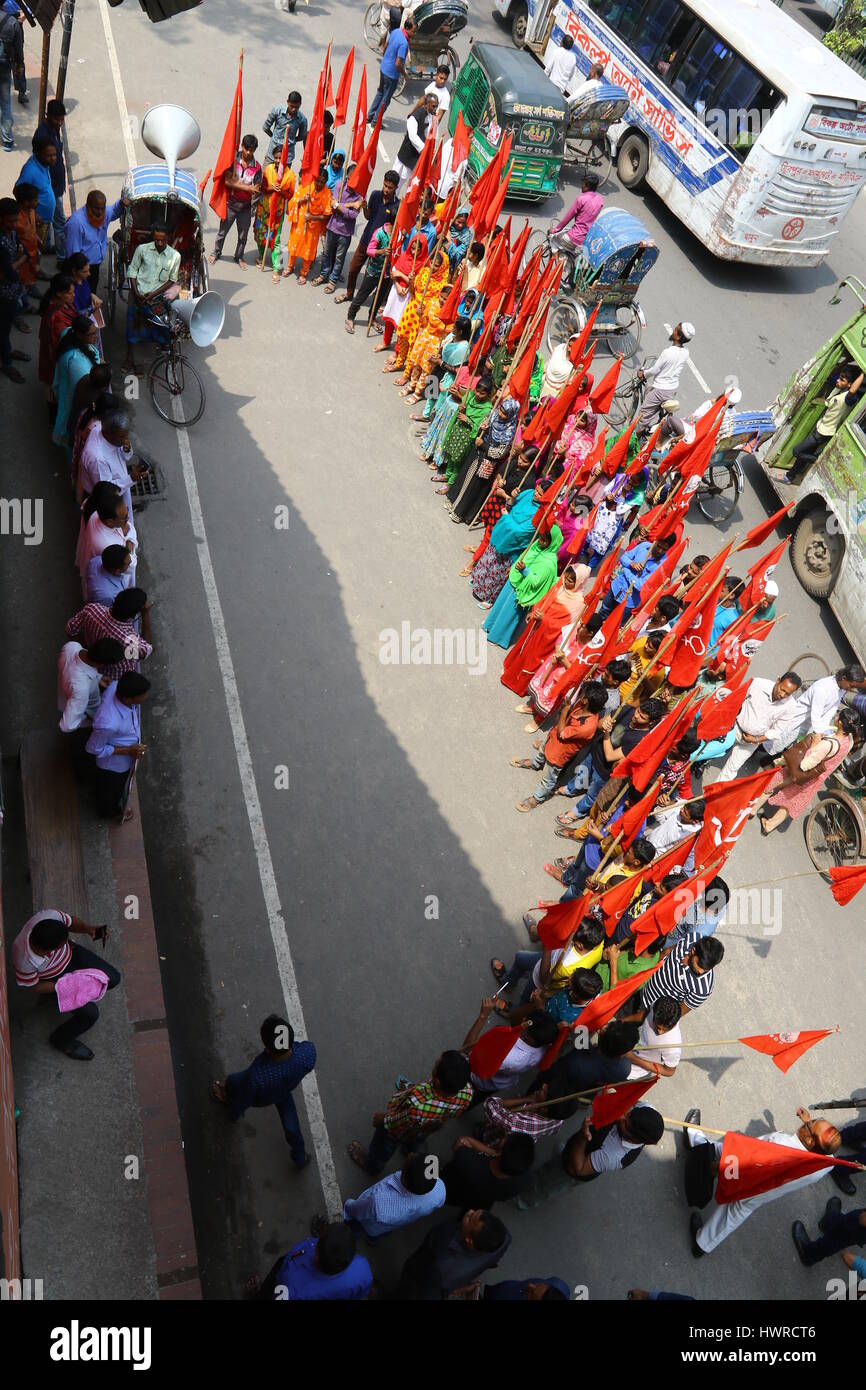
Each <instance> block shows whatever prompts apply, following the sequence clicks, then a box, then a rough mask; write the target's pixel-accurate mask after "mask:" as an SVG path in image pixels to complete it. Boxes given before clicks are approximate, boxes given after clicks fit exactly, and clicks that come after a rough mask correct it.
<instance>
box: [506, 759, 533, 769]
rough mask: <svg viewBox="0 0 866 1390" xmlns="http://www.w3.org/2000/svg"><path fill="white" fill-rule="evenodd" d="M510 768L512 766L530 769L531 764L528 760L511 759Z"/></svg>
mask: <svg viewBox="0 0 866 1390" xmlns="http://www.w3.org/2000/svg"><path fill="white" fill-rule="evenodd" d="M511 766H512V767H528V768H531V767H532V763H531V762H530V761H529V759H528V758H512V759H511Z"/></svg>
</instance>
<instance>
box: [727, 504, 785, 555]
mask: <svg viewBox="0 0 866 1390" xmlns="http://www.w3.org/2000/svg"><path fill="white" fill-rule="evenodd" d="M794 506H796V501H794V502H787V503H786V504H785V506H784V507H780V508H779V510H778V511H777V512H773V515H772V516H768V517H767V520H766V521H759V522H758V524H757V526H753V527H752V529H751V531H749V533H748V534H747V536H746V537H745V539H744V540H741V541H740V544H739V545H738V546H737V550H751V548H752V547H753V546H755V545H763V544H764V541H765V540H767V539H768V538H769V537H770V536H772V534H773V532H774V531H775V529H776V527H777V526H778V525H779V522H780V521H782V520H783V519H784V517H786V516H787V515H788V513H789V511H790V510H791V508H792V507H794Z"/></svg>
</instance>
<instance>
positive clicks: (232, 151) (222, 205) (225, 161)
mask: <svg viewBox="0 0 866 1390" xmlns="http://www.w3.org/2000/svg"><path fill="white" fill-rule="evenodd" d="M243 75H244V55H243V53H242V54H241V56H240V59H239V61H238V80H237V82H236V83H235V94H234V97H233V98H232V109H231V115H230V116H229V119H228V124H227V125H226V128H225V134H224V135H223V142H222V144H221V145H220V148H219V154H218V155H217V157H216V163H215V164H214V166H213V189H212V190H211V195H210V206H211V207H212V208H213V210H214V212H215V213H216V215H217V217H218V218H219V219H220V221H222V220H223V218H224V217H225V215H226V199H227V196H228V195H227V192H226V174H230V173H231V171H232V170H233V169H234V167H235V157H236V155H237V152H238V147H239V146H240V143H241V123H242V121H243V114H244V93H243Z"/></svg>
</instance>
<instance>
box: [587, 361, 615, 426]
mask: <svg viewBox="0 0 866 1390" xmlns="http://www.w3.org/2000/svg"><path fill="white" fill-rule="evenodd" d="M621 367H622V355H620V356H619V357H617V359H616V361H615V362H614V364H613V366H612V367H609V368H608V369H607V371H606V372H605V374H604V376H603V377H602V379H601V381H600V382H599V383H598V385H597V386H596V388H595V390H594V391H593V393H592V395H591V396H590V398H589V403H590V405H591V406H592V408H593V410H594V411H595V413H596V415H606V414H607V412H608V411H609V410H610V407H611V402H612V401H613V393H614V391H615V390H616V383H617V382H618V381H619V373H620V369H621Z"/></svg>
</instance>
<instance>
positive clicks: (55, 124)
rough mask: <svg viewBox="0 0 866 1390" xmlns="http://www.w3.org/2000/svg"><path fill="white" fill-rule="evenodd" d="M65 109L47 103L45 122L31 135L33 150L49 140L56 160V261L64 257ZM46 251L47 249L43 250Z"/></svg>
mask: <svg viewBox="0 0 866 1390" xmlns="http://www.w3.org/2000/svg"><path fill="white" fill-rule="evenodd" d="M65 119H66V107H65V106H64V105H63V102H62V101H54V100H52V101H49V103H48V105H47V106H46V108H45V120H44V121H42V122H41V124H40V125H38V126H37V127H36V131H35V133H34V135H33V141H32V144H33V149H34V152H35V150H36V146H37V145H39V144H40V143H41V142H42V141H43V140H50V141H51V143H52V145H53V146H54V150H55V153H56V155H57V158H56V159H55V161H54V163H53V164H52V166H51V169H50V173H51V187H52V188H53V189H54V197H55V200H56V201H55V204H54V218H53V222H54V249H55V251H56V252H57V259H58V261H62V260H63V259H64V258H65V256H66V213H65V212H64V210H63V195H64V193H65V192H66V161H65V159H64V158H63V122H64V120H65ZM45 249H46V251H47V250H48V249H49V248H48V247H46V248H45Z"/></svg>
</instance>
